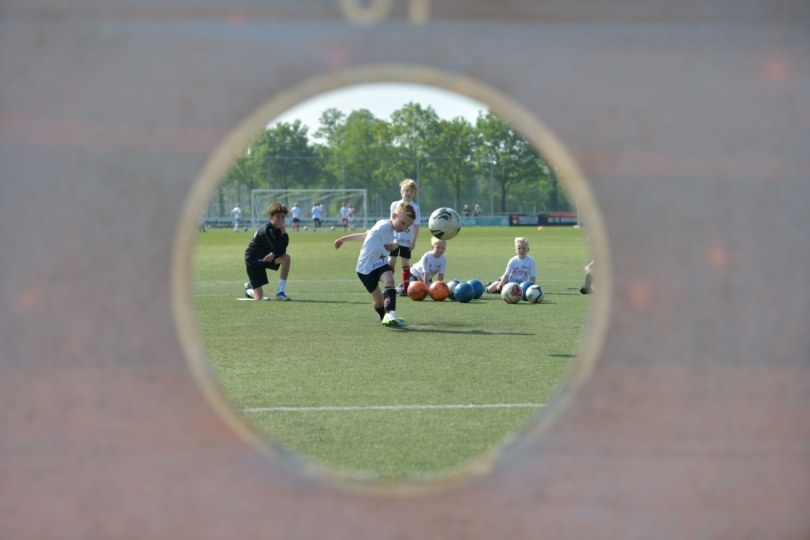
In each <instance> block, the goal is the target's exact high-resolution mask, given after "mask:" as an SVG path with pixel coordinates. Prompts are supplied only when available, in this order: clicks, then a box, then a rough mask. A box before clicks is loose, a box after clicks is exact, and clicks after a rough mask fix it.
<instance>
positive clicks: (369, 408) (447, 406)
mask: <svg viewBox="0 0 810 540" xmlns="http://www.w3.org/2000/svg"><path fill="white" fill-rule="evenodd" d="M544 406H545V403H466V404H460V403H456V404H454V403H448V404H444V405H428V404H414V405H323V406H299V407H294V406H282V407H251V408H246V409H241V411H242V412H245V413H262V412H322V411H328V412H331V411H414V410H442V409H529V408H531V409H537V408H540V407H544Z"/></svg>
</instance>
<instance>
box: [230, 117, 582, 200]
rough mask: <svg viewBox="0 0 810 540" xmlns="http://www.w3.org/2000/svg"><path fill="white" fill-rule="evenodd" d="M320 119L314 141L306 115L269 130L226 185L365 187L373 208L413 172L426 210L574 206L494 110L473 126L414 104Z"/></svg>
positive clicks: (537, 156) (543, 163) (240, 159)
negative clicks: (387, 113)
mask: <svg viewBox="0 0 810 540" xmlns="http://www.w3.org/2000/svg"><path fill="white" fill-rule="evenodd" d="M319 122H320V125H319V126H317V129H316V130H315V131H314V137H313V138H311V137H310V136H309V129H310V128H309V127H308V126H304V125H303V124H302V123H301V121H300V120H295V121H293V122H291V123H286V122H281V123H278V124H276V125H274V126H272V127H268V128H267V129H266V130H265V131H263V132H262V133H261V134H259V136H258V137H256V139H255V140H254V141H253V142H252V143H251V145H250V146H249V147H248V148H247V149H246V150H245V151H244V153H242V154H241V155H239V156H237V157H236V159H235V161H234V165H233V167H232V168H231V169H230V170H229V172H228V174H227V175H226V177H225V178H224V180H223V186H231V187H233V186H237V187H238V188H239V189H238V190H237V193H243V188H244V193H248V194H249V193H250V190H251V189H256V188H273V189H291V188H306V189H316V188H318V189H337V188H347V189H358V188H365V189H367V190H368V193H369V201H370V204H371V205H372V207H374V205H373V204H372V202H373V201H375V200H377V201H379V204H378V206H380V207H382V208H385V209H386V210H387V205H388V204H389V203H390V201H392V200H394V199H395V198H397V197H398V196H399V192H398V184H399V182H400V180H402V179H403V178H413V179H415V180H416V181H417V182H418V184H419V194H418V197H417V200H418V201H419V203H420V205H421V206H422V208H423V209H429V208H435V207H438V206H452V207H454V208H461V207H463V205H464V204H469V205H470V206H472V205H473V204H475V203H480V204H481V206H482V208H484V210H485V213H490V211H492V212H493V213H512V212H518V211H524V213H530V212H533V211H567V210H572V203H571V201H570V200H569V198H568V197H567V195H566V193H565V190H564V189H563V186H562V185H561V184H560V182H559V179H558V178H557V176H556V174H555V171H554V168H553V167H552V165H551V164H550V163H548V162H547V160H546V159H545V158H544V157H543V156H542V155H541V154H540V153H539V152H538V151H537V150H536V149H535V148H534V147H533V146H532V145H531V144H530V143H529V142H528V141H527V140H526V139H525V138H524V137H523V136H522V135H520V134H519V133H518V132H516V131H515V130H514V129H513V128H512V127H511V126H510V125H509V124H507V123H505V122H504V121H503V120H501V119H500V118H498V117H497V116H495V115H493V114H491V113H489V112H487V113H481V114H479V116H478V118H477V119H476V122H475V125H472V124H471V123H470V122H469V121H467V120H466V119H464V118H462V117H457V118H454V119H452V120H443V119H441V118H439V116H438V115H437V114H436V112H435V111H434V110H433V108H432V107H429V106H428V107H425V106H423V105H420V104H417V103H408V104H406V105H404V106H403V107H401V108H400V109H398V110H396V111H394V113H393V114H392V115H391V119H390V120H384V119H380V118H376V117H375V116H374V115H373V114H372V113H371V112H370V111H368V110H367V109H359V110H355V111H352V112H351V113H349V114H348V115H346V114H345V113H343V112H341V111H339V110H337V109H327V110H325V111H324V112H323V113H322V115H321V117H320V119H319ZM231 192H233V190H231ZM221 193H222V189H221V190H220V194H221ZM220 198H222V197H221V196H220ZM232 202H234V201H224V200H223V201H221V203H220V205H221V206H222V207H223V208H225V207H227V206H228V205H229V204H231V203H232ZM527 211H528V212H527Z"/></svg>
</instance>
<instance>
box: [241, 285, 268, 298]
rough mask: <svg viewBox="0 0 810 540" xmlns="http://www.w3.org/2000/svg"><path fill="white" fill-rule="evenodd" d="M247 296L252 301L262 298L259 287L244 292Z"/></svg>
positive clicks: (262, 293)
mask: <svg viewBox="0 0 810 540" xmlns="http://www.w3.org/2000/svg"><path fill="white" fill-rule="evenodd" d="M245 292H246V293H247V294H249V295H250V296H252V297H253V299H254V300H261V299H262V298H263V296H264V292H263V291H262V288H261V287H256V288H255V289H252V290H251V289H247V290H246V291H245Z"/></svg>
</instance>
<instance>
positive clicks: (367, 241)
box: [335, 202, 416, 327]
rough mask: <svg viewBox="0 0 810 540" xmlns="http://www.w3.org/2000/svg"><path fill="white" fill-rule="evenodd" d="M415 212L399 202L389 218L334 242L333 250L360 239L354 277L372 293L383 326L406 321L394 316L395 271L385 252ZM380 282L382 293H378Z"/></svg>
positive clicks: (409, 224)
mask: <svg viewBox="0 0 810 540" xmlns="http://www.w3.org/2000/svg"><path fill="white" fill-rule="evenodd" d="M414 219H416V211H415V210H414V208H413V206H412V205H411V204H409V203H405V202H402V203H399V204H398V205H397V206H396V208H395V209H394V211H393V212H391V217H390V218H389V219H381V220H380V221H378V222H377V223H375V224H374V226H373V227H372V228H371V229H369V230H368V231H366V232H362V233H354V234H349V235H347V236H341V237H340V238H338V239H337V240H335V249H339V248H340V246H342V245H343V244H344V243H345V242H348V241H352V240H362V241H363V247H361V248H360V255H359V257H358V258H357V268H356V269H357V277H359V278H360V281H361V282H362V283H363V286H364V287H365V288H366V290H367V291H368V292H369V293H370V294H371V299H372V301H373V302H374V311H376V312H377V315H379V316H380V320H381V321H382V323H383V325H384V326H389V327H398V326H399V327H402V326H405V320H404V319H402V318H400V317H397V312H396V309H397V291H396V289H395V288H394V272H393V271H392V270H391V267H390V266H388V253H389V252H391V251H392V250H394V249H395V248H396V243H397V242H396V239H395V237H394V235H395V234H396V233H397V232H402V231H404V230H406V229H407V228H408V227H410V226H411V225H413V222H414ZM380 281H382V283H383V288H384V290H383V291H380Z"/></svg>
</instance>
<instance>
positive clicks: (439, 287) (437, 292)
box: [428, 281, 450, 302]
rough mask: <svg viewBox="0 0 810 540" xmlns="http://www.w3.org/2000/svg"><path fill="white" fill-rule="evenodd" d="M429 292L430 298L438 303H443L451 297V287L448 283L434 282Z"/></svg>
mask: <svg viewBox="0 0 810 540" xmlns="http://www.w3.org/2000/svg"><path fill="white" fill-rule="evenodd" d="M428 291H429V292H430V297H431V298H433V299H434V300H435V301H437V302H441V301H442V300H444V299H445V298H447V297H448V296H450V287H448V286H447V283H445V282H444V281H434V282H433V283H431V284H430V288H429V289H428Z"/></svg>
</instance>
